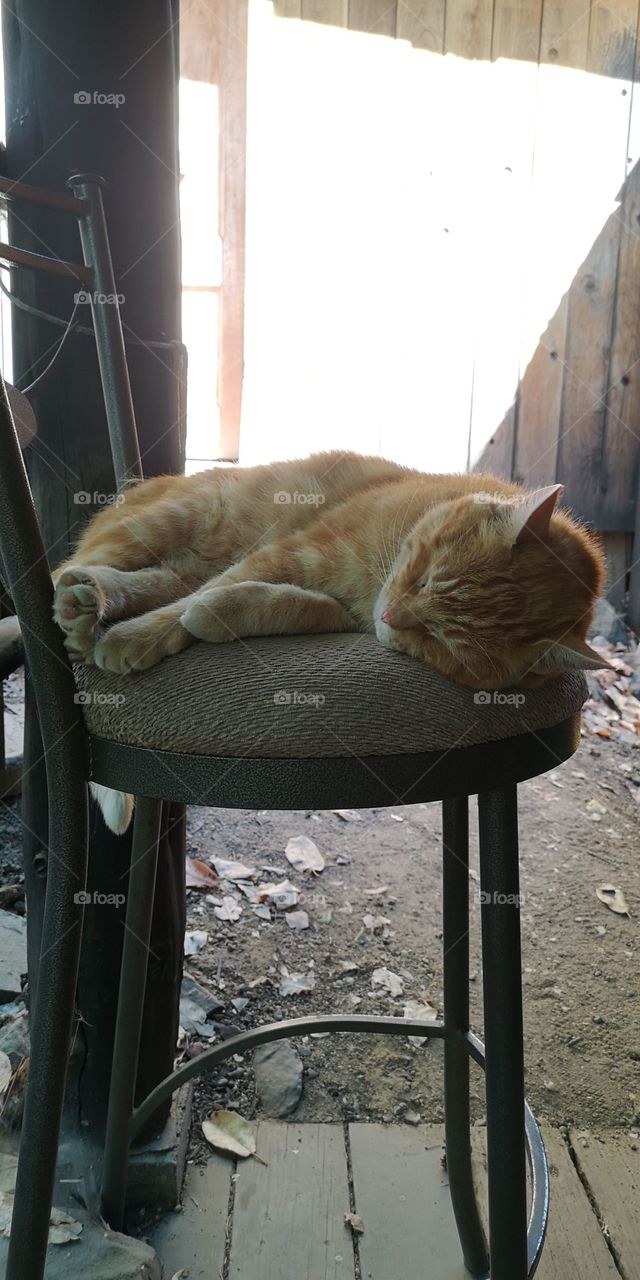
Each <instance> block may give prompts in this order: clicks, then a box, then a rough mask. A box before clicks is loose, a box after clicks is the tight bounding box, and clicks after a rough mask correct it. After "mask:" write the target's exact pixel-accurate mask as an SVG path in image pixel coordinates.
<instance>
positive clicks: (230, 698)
mask: <svg viewBox="0 0 640 1280" xmlns="http://www.w3.org/2000/svg"><path fill="white" fill-rule="evenodd" d="M76 194H77V195H79V196H80V198H81V199H83V200H85V201H87V202H88V207H89V206H90V207H92V208H93V209H94V211H95V210H96V209H97V210H98V213H100V210H101V205H100V193H99V188H98V187H97V186H95V185H93V186H92V185H91V183H89V182H88V181H87V180H79V181H78V182H77V186H76ZM82 227H83V222H82V221H81V228H82ZM83 246H84V250H85V259H86V261H87V263H88V266H87V269H88V270H90V271H92V272H94V273H95V274H94V276H93V278H94V279H97V272H98V267H99V266H100V265H101V268H102V271H103V274H102V281H101V283H100V284H99V285H98V288H99V289H100V291H101V292H102V293H105V294H113V293H115V291H116V290H115V286H114V285H113V279H112V276H111V279H110V280H109V279H107V278H106V277H105V275H104V270H105V269H107V268H108V271H109V272H110V270H111V267H110V262H109V260H108V247H107V243H106V233H105V230H104V221H103V220H102V221H101V219H100V217H99V216H98V217H97V218H96V217H93V218H91V219H85V220H84V229H83ZM105 250H106V256H105ZM94 311H95V322H96V334H97V339H98V346H99V349H100V346H101V343H102V344H103V345H104V346H105V347H106V348H108V352H109V353H106V352H105V351H104V350H103V352H102V356H101V362H100V364H101V370H102V374H103V384H104V390H105V399H106V402H107V408H108V410H110V412H109V426H110V431H111V433H112V441H113V447H114V459H115V464H116V475H117V478H118V480H119V482H120V483H123V482H126V481H127V480H128V479H129V478H130V477H131V476H132V475H133V476H136V475H137V474H139V470H138V468H139V454H138V451H137V440H136V436H135V423H134V419H133V411H132V409H131V400H130V395H129V393H128V379H127V374H126V363H125V360H124V349H123V347H122V337H121V332H120V331H119V318H118V315H117V308H115V307H113V306H112V307H107V308H102V311H106V312H108V313H109V314H108V315H107V316H105V315H102V313H101V311H100V309H99V307H96V308H94ZM114 323H115V327H116V331H115V332H114V329H113V326H114ZM106 325H110V326H111V332H110V333H106V332H105V327H104V326H106ZM114 343H115V346H114ZM114 351H115V356H114ZM0 409H1V414H2V421H1V422H0V450H1V452H2V466H1V467H0V552H1V561H2V566H3V576H4V579H5V582H6V584H7V588H8V590H9V592H10V595H11V598H12V600H13V604H14V607H15V610H16V613H17V616H18V618H19V619H20V622H21V625H22V629H23V637H24V648H25V654H26V662H27V664H28V667H29V671H30V676H31V680H32V682H33V687H34V690H35V694H36V698H37V704H38V709H39V716H40V722H41V731H42V739H43V747H44V751H45V753H46V760H47V777H48V783H49V810H50V815H49V832H50V853H51V857H50V859H49V881H48V886H47V898H46V910H45V921H44V931H43V938H42V954H43V955H44V954H45V953H47V954H48V957H49V958H48V962H47V966H46V976H45V978H44V979H43V980H42V981H41V983H40V986H39V990H38V999H37V1007H36V1008H35V1009H33V1010H32V1011H31V1025H32V1056H31V1068H30V1073H29V1083H28V1089H27V1097H26V1106H25V1115H24V1123H23V1131H22V1141H21V1150H20V1162H19V1168H18V1179H17V1186H16V1196H15V1207H14V1214H13V1224H12V1232H11V1242H10V1250H9V1260H8V1267H7V1273H6V1280H39V1278H40V1277H41V1276H42V1274H43V1268H44V1262H45V1254H46V1247H47V1230H48V1219H49V1211H50V1206H51V1201H52V1193H53V1185H54V1177H55V1164H56V1151H57V1140H58V1129H59V1120H60V1114H61V1107H62V1100H63V1092H64V1081H65V1071H66V1062H67V1054H68V1047H69V1037H70V1031H71V1024H72V1017H73V1009H74V993H75V983H76V977H77V967H78V957H79V946H80V927H79V926H80V925H81V920H82V911H83V907H82V903H81V901H79V900H78V899H79V898H81V895H79V893H78V889H79V887H80V886H82V885H84V884H85V875H86V861H87V798H86V797H87V783H88V782H89V780H93V781H96V782H99V783H102V784H103V785H105V786H109V787H114V788H118V789H123V790H128V791H132V792H134V793H135V794H136V795H137V797H138V799H137V805H136V812H135V819H134V821H135V826H134V838H133V853H132V861H131V871H130V878H129V891H128V903H127V918H126V924H127V928H126V930H125V941H124V950H123V957H122V971H121V983H120V996H119V1008H118V1018H117V1027H116V1040H115V1046H114V1055H113V1072H112V1085H111V1095H110V1104H109V1114H108V1121H107V1133H106V1141H105V1151H104V1162H103V1169H102V1208H103V1214H104V1216H105V1218H106V1220H107V1222H109V1223H110V1225H111V1226H112V1227H114V1228H120V1227H121V1226H122V1222H123V1215H124V1208H125V1195H126V1180H127V1163H128V1153H129V1145H130V1143H131V1142H132V1141H133V1140H134V1139H135V1137H136V1135H137V1134H138V1133H139V1132H140V1131H141V1129H142V1128H143V1127H144V1126H145V1125H146V1123H147V1121H148V1120H149V1118H150V1117H151V1116H152V1115H153V1113H154V1111H155V1109H156V1108H157V1107H158V1106H159V1105H160V1104H161V1103H162V1102H163V1101H164V1100H166V1098H167V1097H168V1096H169V1095H170V1094H171V1093H172V1092H173V1091H174V1090H175V1089H176V1088H178V1086H179V1085H181V1084H183V1083H185V1082H186V1081H187V1080H189V1079H190V1078H192V1077H194V1076H196V1075H197V1074H200V1073H202V1072H203V1071H206V1070H207V1069H209V1068H211V1067H214V1066H217V1065H218V1064H219V1063H221V1062H222V1061H223V1060H224V1059H226V1058H228V1057H229V1056H230V1055H231V1054H234V1053H239V1052H245V1051H247V1050H249V1049H252V1048H254V1047H255V1046H257V1045H259V1044H264V1043H266V1042H268V1041H272V1040H276V1039H278V1038H283V1037H289V1036H293V1035H301V1034H306V1033H309V1032H313V1031H328V1032H352V1033H372V1032H376V1033H384V1034H389V1035H400V1036H406V1035H409V1034H411V1035H422V1036H425V1037H438V1038H440V1039H443V1041H444V1093H445V1136H446V1150H447V1166H448V1173H449V1181H450V1190H451V1198H452V1203H453V1208H454V1213H455V1217H456V1222H457V1226H458V1231H459V1235H460V1243H461V1249H462V1253H463V1256H464V1260H465V1263H466V1266H467V1268H468V1270H469V1271H470V1273H471V1274H472V1275H474V1276H478V1277H489V1276H490V1278H491V1280H525V1277H528V1276H531V1275H533V1273H534V1271H535V1269H536V1266H537V1263H538V1260H539V1257H540V1254H541V1250H542V1247H543V1242H544V1236H545V1229H546V1223H547V1213H548V1189H549V1179H548V1170H547V1163H546V1158H545V1153H544V1147H543V1144H542V1139H541V1137H540V1133H539V1130H538V1127H537V1125H536V1123H535V1120H534V1119H533V1116H532V1115H531V1112H530V1111H529V1109H528V1107H527V1106H526V1103H525V1098H524V1069H523V1034H522V987H521V959H520V920H519V904H520V898H519V867H518V832H517V796H516V789H517V784H518V782H520V781H522V780H523V779H525V778H530V777H533V776H535V775H537V774H539V773H542V772H544V771H545V770H546V769H549V768H553V767H555V766H556V765H557V764H558V763H560V762H562V761H563V760H565V759H567V758H568V757H569V756H570V755H572V753H573V752H574V751H575V750H576V748H577V746H578V742H579V715H580V707H581V705H582V702H583V701H584V698H585V696H586V686H585V684H584V681H583V679H582V677H581V676H580V675H577V674H576V675H574V674H571V675H567V676H564V677H562V678H560V679H558V680H555V681H554V682H553V683H552V684H549V685H546V686H544V687H543V688H542V689H540V690H536V691H532V692H531V693H529V692H528V694H527V702H526V704H525V705H526V715H525V714H524V713H523V712H521V710H520V709H519V708H517V707H514V703H513V702H511V703H509V704H506V705H504V704H503V705H502V706H493V707H492V708H491V709H490V711H489V709H487V719H486V720H482V718H480V719H478V715H477V714H476V713H477V710H478V708H477V704H474V697H473V692H472V691H471V690H468V689H467V690H464V689H461V688H459V687H458V686H455V685H452V684H450V683H449V682H448V681H446V680H444V679H443V678H442V677H440V676H438V675H437V673H435V672H429V671H427V670H425V669H424V668H422V666H421V665H420V664H419V663H414V662H412V660H409V659H405V658H403V657H402V656H401V655H399V654H391V653H387V652H386V651H385V650H382V649H381V648H380V647H379V646H378V645H377V644H376V642H375V641H374V640H373V639H372V638H369V637H358V638H357V643H358V650H357V652H358V661H357V663H356V662H353V661H352V662H350V663H349V664H347V663H346V662H344V661H343V659H344V658H346V656H347V654H350V655H351V654H352V653H355V650H353V649H352V648H350V646H353V645H354V640H355V638H354V637H353V636H334V637H317V636H315V637H296V638H294V637H286V638H272V639H269V640H259V641H255V642H253V641H252V642H250V644H243V645H242V646H239V645H232V644H231V645H228V646H222V647H220V646H218V647H216V648H215V649H213V648H211V647H209V646H206V645H200V644H199V645H194V646H193V647H192V648H191V649H189V650H187V651H186V652H185V653H184V654H180V655H177V656H176V657H174V658H170V659H167V660H165V662H164V663H162V664H160V666H159V667H157V668H153V669H152V670H151V671H149V672H145V673H141V674H140V675H139V676H137V677H126V678H121V677H117V676H114V675H113V674H111V673H107V672H102V671H100V670H98V669H97V668H91V667H79V668H77V669H76V670H75V671H73V670H72V669H71V667H70V665H69V663H68V660H67V656H66V653H65V650H64V646H63V643H62V634H61V633H60V632H59V631H58V629H57V628H56V627H55V625H54V623H53V621H52V617H51V604H52V586H51V580H50V577H49V574H48V571H47V566H46V559H45V554H44V548H43V545H42V541H41V538H40V534H39V529H38V524H37V520H36V516H35V512H34V510H33V504H32V501H31V495H30V491H29V486H28V481H27V477H26V473H25V470H24V466H23V462H22V456H21V452H20V447H19V443H18V439H17V436H16V434H15V431H14V427H13V422H12V415H11V410H10V407H9V404H8V401H7V398H6V395H5V392H4V387H2V395H1V402H0ZM256 662H260V663H262V664H263V667H264V665H265V664H266V666H267V667H269V668H270V671H271V674H270V676H269V677H268V679H267V680H266V687H265V689H264V692H263V697H264V709H265V716H267V708H270V709H271V710H270V711H269V713H268V714H269V716H272V715H273V714H274V713H273V707H274V696H273V694H274V690H277V689H282V688H283V687H284V688H286V687H287V684H288V686H289V687H291V686H292V684H293V683H294V681H295V680H296V679H297V678H298V676H299V672H300V669H301V666H300V664H301V663H302V665H303V667H304V669H305V670H306V671H313V672H315V678H316V679H320V680H322V679H324V681H325V684H328V685H330V686H331V687H335V688H336V690H337V692H338V693H339V695H340V696H339V697H338V696H337V697H336V699H335V704H336V705H335V708H334V709H333V710H332V711H331V713H328V715H329V721H330V723H329V725H328V734H329V735H330V736H331V739H332V740H333V745H331V741H330V739H329V737H328V736H327V735H326V734H325V735H324V736H323V734H321V733H320V734H316V735H315V738H314V740H313V741H306V742H304V743H303V744H302V746H300V745H299V744H298V746H296V743H295V741H292V740H291V735H290V734H288V732H287V726H286V725H285V726H284V727H283V722H282V721H279V722H278V721H277V719H275V718H270V719H269V720H268V723H267V732H266V734H265V736H264V738H263V740H262V741H261V743H260V744H259V748H260V754H258V753H257V748H256V746H255V744H254V745H253V746H252V744H251V743H249V742H248V741H247V742H246V743H245V747H246V749H245V750H243V749H242V739H243V714H244V715H245V716H247V715H248V714H249V707H250V706H251V697H252V696H253V695H255V688H256V684H255V680H256V678H255V674H254V673H255V667H256ZM323 672H324V676H323ZM252 680H253V681H254V685H253V686H252ZM260 680H261V682H262V684H265V677H264V676H263V675H261V676H260ZM123 681H124V683H123ZM128 681H132V682H133V683H127V682H128ZM202 681H205V682H208V683H207V693H208V696H207V697H203V695H202ZM177 688H178V689H180V693H179V695H178V696H177V698H176V689H177ZM78 690H81V691H84V692H92V693H109V694H113V693H114V692H117V691H118V690H124V691H125V697H127V694H126V690H129V691H130V692H131V696H130V697H127V703H126V714H123V715H122V716H121V717H120V718H119V719H118V720H117V721H116V720H114V719H113V715H112V712H111V710H110V708H112V707H113V704H114V700H113V698H111V699H109V698H106V699H105V698H92V699H88V700H86V702H85V704H84V705H79V704H78V701H77V700H74V695H76V693H77V691H78ZM209 700H212V702H213V704H214V705H217V706H218V714H217V718H216V720H215V723H212V724H211V726H209V725H208V724H207V722H206V718H203V711H202V708H203V707H204V706H205V705H206V703H207V702H208V701H209ZM225 700H226V701H225ZM168 701H173V702H176V701H177V703H178V706H179V708H180V716H179V717H175V716H174V718H173V719H172V720H171V725H170V726H169V728H167V723H166V714H167V713H166V706H167V702H168ZM381 704H382V705H381ZM221 706H222V711H220V707H221ZM416 707H418V708H419V710H420V713H421V714H420V716H419V717H418V718H417V719H416V717H415V708H416ZM474 707H475V711H474ZM105 708H106V709H105ZM483 710H484V709H483ZM412 716H413V720H412ZM225 718H226V719H225ZM407 718H408V720H409V723H410V724H411V723H412V724H413V726H414V729H413V730H412V732H413V740H412V741H411V742H409V743H408V742H407ZM369 720H370V721H371V722H372V723H374V724H377V725H378V740H379V743H380V746H381V747H382V750H380V749H379V747H372V745H371V739H370V735H369V733H368V731H367V732H365V728H364V726H366V725H367V723H368V721H369ZM182 722H185V723H186V724H188V725H191V726H192V728H193V725H196V726H197V731H196V732H195V736H194V735H193V734H192V737H191V738H189V739H188V738H186V737H185V734H184V732H182V730H180V724H181V723H182ZM225 722H226V724H227V725H231V726H232V728H233V732H232V733H231V735H230V736H227V737H225V732H224V731H223V730H222V729H221V728H220V725H221V724H224V723H225ZM185 732H186V731H185ZM293 738H294V739H295V734H294V735H293ZM463 742H464V745H461V744H462V743H463ZM214 789H215V803H216V804H218V805H220V806H221V807H243V808H247V807H255V808H271V809H300V808H338V807H347V806H348V807H355V808H358V807H369V806H377V807H384V806H385V805H388V804H397V803H417V802H420V801H436V800H438V801H441V802H442V806H443V891H444V903H443V910H444V916H443V962H444V1019H443V1021H441V1022H437V1023H428V1024H423V1023H421V1022H419V1021H413V1020H405V1019H399V1018H392V1017H362V1016H356V1015H353V1016H342V1015H340V1016H322V1015H319V1016H316V1017H306V1018H297V1019H293V1020H289V1021H286V1022H280V1023H277V1024H273V1025H270V1026H265V1027H261V1028H259V1029H256V1030H251V1031H248V1032H244V1033H242V1034H240V1035H237V1036H234V1037H233V1038H231V1039H229V1040H226V1041H225V1042H224V1043H223V1044H221V1045H219V1046H217V1047H214V1048H212V1049H209V1050H206V1051H204V1052H203V1053H202V1054H201V1055H200V1056H199V1057H198V1058H197V1059H194V1060H192V1061H190V1062H188V1063H186V1064H184V1065H183V1066H181V1067H180V1068H179V1069H178V1070H176V1071H174V1072H173V1073H172V1075H170V1076H169V1077H167V1079H165V1080H164V1081H163V1082H162V1083H161V1084H159V1085H158V1086H157V1087H156V1088H155V1089H154V1090H153V1092H152V1093H151V1094H150V1095H149V1096H148V1097H147V1098H146V1099H145V1100H144V1101H143V1102H142V1103H140V1104H139V1105H138V1106H137V1107H135V1108H134V1087H135V1078H136V1069H137V1055H138V1047H139V1038H140V1024H141V1016H142V1006H143V996H144V987H145V978H146V968H147V949H146V945H145V944H147V943H148V941H149V932H150V923H151V913H152V905H153V892H154V883H155V876H156V861H157V841H158V830H159V821H160V805H161V800H163V799H170V800H178V801H183V802H186V803H191V804H193V803H196V804H197V803H202V804H210V803H211V793H212V790H214ZM471 795H478V801H479V820H480V871H481V902H482V953H483V985H484V1020H485V1040H486V1048H484V1047H483V1045H482V1044H481V1043H480V1041H479V1040H478V1039H477V1038H476V1037H475V1036H474V1035H473V1034H472V1032H471V1030H470V1027H469V994H468V983H469V949H468V929H469V874H468V798H469V796H471ZM470 1059H473V1060H475V1061H476V1062H477V1063H479V1064H480V1065H482V1066H484V1068H485V1072H486V1099H487V1158H488V1189H489V1247H487V1242H486V1240H485V1235H484V1230H483V1227H482V1224H481V1221H480V1215H479V1211H478V1207H477V1202H476V1197H475V1192H474V1186H473V1179H472V1171H471V1137H470V1108H469V1060H470ZM527 1157H528V1162H529V1167H530V1174H531V1197H530V1205H529V1208H527V1181H526V1162H527ZM489 1259H490V1261H489ZM407 1280H418V1278H417V1277H415V1278H414V1277H407Z"/></svg>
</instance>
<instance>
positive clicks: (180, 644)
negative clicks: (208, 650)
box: [93, 618, 191, 675]
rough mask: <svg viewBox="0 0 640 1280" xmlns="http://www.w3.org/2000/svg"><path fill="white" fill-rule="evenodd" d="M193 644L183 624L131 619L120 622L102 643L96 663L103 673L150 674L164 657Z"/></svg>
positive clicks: (106, 634) (94, 656) (96, 650)
mask: <svg viewBox="0 0 640 1280" xmlns="http://www.w3.org/2000/svg"><path fill="white" fill-rule="evenodd" d="M190 643H191V637H190V636H189V635H188V633H187V632H186V631H185V629H184V627H182V626H181V625H180V623H179V622H176V621H174V620H173V619H172V620H171V621H167V620H165V619H162V620H160V621H155V620H153V621H151V620H149V619H147V618H130V619H128V620H127V621H126V622H119V623H117V624H116V625H115V626H114V627H111V628H110V630H109V631H107V632H105V634H104V635H103V636H101V637H100V639H99V640H98V642H97V644H96V646H95V649H94V651H93V661H94V662H95V664H96V666H97V667H101V668H102V670H103V671H115V672H116V673H117V674H118V675H129V674H130V672H132V671H146V670H148V668H149V667H155V666H156V664H157V663H158V662H160V661H161V660H162V658H166V657H168V656H169V655H170V654H172V653H179V652H180V650H181V649H185V648H186V647H187V645H188V644H190Z"/></svg>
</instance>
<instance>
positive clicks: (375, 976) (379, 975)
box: [371, 969, 404, 996]
mask: <svg viewBox="0 0 640 1280" xmlns="http://www.w3.org/2000/svg"><path fill="white" fill-rule="evenodd" d="M371 981H372V983H373V985H374V987H384V989H385V991H388V992H389V995H391V996H401V995H402V992H403V991H404V982H403V981H402V978H401V977H399V975H398V974H397V973H392V971H391V969H374V971H373V973H372V974H371Z"/></svg>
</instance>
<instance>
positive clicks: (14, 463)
mask: <svg viewBox="0 0 640 1280" xmlns="http://www.w3.org/2000/svg"><path fill="white" fill-rule="evenodd" d="M0 567H1V569H2V577H3V580H4V583H5V586H6V589H7V591H8V594H9V595H10V597H11V600H12V602H13V607H14V609H15V611H16V615H17V617H18V620H19V622H20V628H21V631H22V642H23V645H24V651H25V659H26V662H27V664H28V667H29V672H30V675H31V679H32V680H33V685H34V689H35V694H36V703H37V706H38V718H39V721H40V730H41V733H42V745H43V750H44V753H45V756H46V757H47V760H48V759H49V754H50V753H51V752H52V751H53V750H54V749H55V747H56V746H57V745H58V744H60V743H62V742H66V743H67V745H68V748H69V751H70V752H72V753H73V755H74V758H75V759H76V761H77V759H78V755H79V756H80V758H81V759H82V760H83V763H84V765H85V776H86V770H87V769H88V764H87V762H86V760H85V758H84V753H85V750H86V747H85V745H84V743H85V733H84V724H83V721H82V715H81V710H80V707H79V706H77V705H76V703H75V701H74V693H75V681H74V678H73V672H72V670H71V666H70V664H69V660H68V658H67V654H66V651H65V648H64V643H63V637H62V632H61V631H60V629H59V628H58V627H57V626H56V625H55V623H54V621H53V616H52V604H53V585H52V581H51V574H50V572H49V567H48V564H47V556H46V551H45V548H44V544H43V541H42V537H41V534H40V528H39V525H38V518H37V516H36V512H35V507H34V505H33V499H32V496H31V489H30V488H29V481H28V479H27V473H26V470H25V466H24V462H23V459H22V452H21V449H20V441H19V439H18V433H17V431H16V428H15V424H14V420H13V414H12V412H11V405H10V402H9V397H8V395H7V391H6V388H5V385H4V380H3V378H2V375H1V374H0ZM0 625H1V624H0Z"/></svg>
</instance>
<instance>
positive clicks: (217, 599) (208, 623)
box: [180, 583, 246, 644]
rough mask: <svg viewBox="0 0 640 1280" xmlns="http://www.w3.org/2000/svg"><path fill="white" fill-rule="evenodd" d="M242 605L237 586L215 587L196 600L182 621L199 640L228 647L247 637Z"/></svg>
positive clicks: (203, 592) (189, 606) (244, 585)
mask: <svg viewBox="0 0 640 1280" xmlns="http://www.w3.org/2000/svg"><path fill="white" fill-rule="evenodd" d="M242 586H243V588H244V587H246V584H245V583H242ZM240 603H241V596H240V595H239V593H238V587H237V586H235V585H234V586H230V587H212V588H211V589H210V590H209V591H202V592H201V593H200V595H198V596H196V597H195V598H194V599H193V601H192V603H191V604H190V605H188V606H187V608H186V609H185V611H184V613H183V615H182V618H181V619H180V621H181V622H182V625H183V627H185V628H186V630H187V631H188V632H189V634H190V635H192V636H193V637H194V638H195V639H196V640H207V641H208V643H209V644H225V643H226V642H227V641H229V640H237V638H238V635H241V634H243V632H242V630H241V629H240V615H239V605H240Z"/></svg>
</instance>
